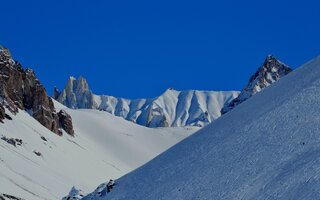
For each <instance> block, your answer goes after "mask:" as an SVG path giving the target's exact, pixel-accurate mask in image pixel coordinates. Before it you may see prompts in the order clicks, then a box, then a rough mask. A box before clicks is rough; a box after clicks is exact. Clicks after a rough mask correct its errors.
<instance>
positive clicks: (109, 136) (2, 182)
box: [0, 102, 196, 200]
mask: <svg viewBox="0 0 320 200" xmlns="http://www.w3.org/2000/svg"><path fill="white" fill-rule="evenodd" d="M55 107H56V108H58V109H61V108H63V109H65V110H67V112H68V113H69V114H70V115H71V116H72V118H73V123H74V129H75V137H71V136H69V135H68V134H66V133H64V134H63V136H62V137H60V136H58V135H56V134H54V133H52V132H50V131H49V130H48V129H47V128H45V127H43V126H42V125H41V124H40V123H39V122H38V121H36V120H35V119H34V118H32V117H31V116H30V115H29V114H28V113H27V112H25V111H22V110H20V111H19V113H17V115H16V116H14V115H12V114H11V113H10V112H7V113H8V114H9V115H10V116H11V117H12V119H13V120H4V124H2V123H0V136H1V138H3V139H0V193H3V194H9V195H14V196H17V197H22V198H24V199H27V200H40V199H41V200H44V199H50V200H52V199H61V198H62V197H63V196H64V195H65V194H67V193H68V192H69V190H70V189H71V187H72V186H73V185H75V186H77V187H78V188H81V189H82V190H84V191H91V190H93V189H94V188H95V186H96V185H98V184H99V183H100V182H102V181H104V180H106V179H107V180H109V179H110V178H113V179H114V178H118V177H120V176H122V175H124V174H126V173H128V172H129V171H131V170H133V169H135V168H137V167H139V166H141V165H142V164H144V163H145V162H147V161H149V160H150V159H152V158H153V157H155V156H156V155H158V154H159V153H161V152H163V151H164V150H166V149H167V148H169V147H170V146H172V145H174V144H175V143H177V142H179V141H180V140H182V139H183V138H185V137H187V136H189V135H190V134H191V133H193V132H194V131H196V128H163V129H161V128H159V129H150V128H146V127H142V126H139V125H136V124H134V123H131V122H128V121H126V120H124V119H122V118H119V117H115V116H113V115H110V114H109V113H107V112H100V111H97V110H71V109H68V108H66V107H64V106H63V105H61V104H59V103H57V102H55ZM13 139H18V140H16V141H19V140H20V139H21V140H22V144H21V145H19V144H18V142H16V147H15V146H14V145H12V140H13ZM10 143H11V144H10Z"/></svg>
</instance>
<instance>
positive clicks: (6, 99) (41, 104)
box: [0, 46, 62, 135]
mask: <svg viewBox="0 0 320 200" xmlns="http://www.w3.org/2000/svg"><path fill="white" fill-rule="evenodd" d="M0 100H1V102H0V104H1V106H2V107H6V108H7V109H8V110H9V111H10V112H11V113H13V114H16V113H17V112H18V111H19V109H21V110H26V111H28V112H29V113H30V114H31V115H32V116H33V117H34V118H35V119H36V120H37V121H39V122H40V123H41V124H42V125H43V126H45V127H46V128H48V129H49V130H51V131H52V132H54V133H56V134H58V135H62V131H61V130H60V121H59V116H58V114H57V113H56V111H55V108H54V104H53V102H52V99H51V98H50V97H48V95H47V92H46V90H45V88H44V87H43V86H42V85H41V83H40V81H39V80H38V79H37V78H36V76H35V74H34V72H33V70H31V69H23V67H22V66H21V64H19V63H18V62H16V61H14V60H13V59H12V57H11V54H10V52H9V50H8V49H5V48H3V47H1V46H0ZM0 118H1V116H0Z"/></svg>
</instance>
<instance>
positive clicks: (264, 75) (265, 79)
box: [221, 54, 292, 113]
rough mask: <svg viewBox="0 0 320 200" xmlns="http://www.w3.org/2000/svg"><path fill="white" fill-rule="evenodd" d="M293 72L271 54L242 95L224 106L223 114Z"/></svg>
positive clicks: (252, 77) (250, 80)
mask: <svg viewBox="0 0 320 200" xmlns="http://www.w3.org/2000/svg"><path fill="white" fill-rule="evenodd" d="M291 71H292V69H291V68H290V67H289V66H288V65H286V64H284V63H283V62H281V61H280V60H278V59H277V58H276V57H275V56H273V55H271V54H269V55H268V56H267V57H266V59H265V60H264V62H263V64H262V65H261V66H260V67H259V68H258V70H257V71H256V72H255V73H254V74H253V75H252V76H251V77H250V79H249V82H248V84H247V85H246V87H245V88H244V89H243V90H242V91H241V93H240V95H239V96H238V97H237V98H235V99H234V100H232V101H231V102H230V103H229V104H227V105H226V106H224V108H223V109H222V110H221V112H222V113H226V112H229V111H230V110H232V109H233V108H234V107H236V106H237V105H239V104H241V103H242V102H244V101H246V100H247V99H248V98H250V97H251V96H253V95H255V94H256V93H258V92H261V91H262V90H263V89H265V88H266V87H268V86H269V85H271V84H273V83H274V82H276V81H278V80H279V79H280V78H282V77H283V76H285V75H287V74H289V73H290V72H291Z"/></svg>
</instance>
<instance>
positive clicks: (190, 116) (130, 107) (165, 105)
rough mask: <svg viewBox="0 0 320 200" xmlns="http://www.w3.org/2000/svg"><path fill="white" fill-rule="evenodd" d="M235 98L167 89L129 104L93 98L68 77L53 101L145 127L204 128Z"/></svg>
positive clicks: (78, 81)
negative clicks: (158, 94)
mask: <svg viewBox="0 0 320 200" xmlns="http://www.w3.org/2000/svg"><path fill="white" fill-rule="evenodd" d="M238 95H239V92H237V91H227V92H224V91H221V92H214V91H198V90H188V91H177V90H174V89H171V88H170V89H167V90H166V91H165V92H164V93H163V94H162V95H160V96H159V97H157V98H153V99H136V100H129V99H124V98H116V97H113V96H107V95H101V96H99V95H94V94H93V93H92V91H91V90H90V89H89V86H88V83H87V82H86V80H85V79H84V78H83V77H79V78H78V79H75V78H74V77H70V79H69V80H68V83H67V85H66V87H65V88H64V89H63V91H62V92H59V91H58V90H57V89H55V90H54V94H53V98H54V99H56V100H57V101H59V102H60V103H62V104H64V105H66V106H67V107H69V108H73V109H77V108H87V109H98V110H103V111H107V112H109V113H111V114H113V115H116V116H120V117H123V118H124V119H127V120H129V121H132V122H135V123H137V124H140V125H143V126H147V127H168V126H170V127H171V126H173V127H180V126H200V127H202V126H205V125H207V124H209V123H210V122H212V121H214V120H215V119H217V118H218V117H220V116H221V112H220V111H221V109H222V108H223V107H224V105H225V104H228V103H229V102H231V101H232V100H233V99H234V98H236V97H237V96H238Z"/></svg>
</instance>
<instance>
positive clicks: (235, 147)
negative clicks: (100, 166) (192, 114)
mask: <svg viewBox="0 0 320 200" xmlns="http://www.w3.org/2000/svg"><path fill="white" fill-rule="evenodd" d="M319 94H320V57H317V58H316V59H314V60H312V61H310V62H308V63H307V64H305V65H303V66H302V67H300V68H298V69H297V70H295V71H293V72H291V73H290V74H289V75H287V76H286V77H284V78H282V79H281V80H279V81H278V82H276V83H275V84H273V85H271V86H269V87H268V88H266V89H265V90H264V91H263V92H261V93H258V94H256V95H255V96H253V97H252V98H250V99H248V100H247V101H245V102H244V103H242V104H241V105H239V106H237V107H236V108H235V109H233V110H232V111H230V112H228V113H227V114H225V115H223V116H222V117H220V118H219V119H218V120H216V121H215V122H214V123H212V124H211V125H209V126H206V127H205V128H203V129H201V130H200V131H199V132H197V133H195V134H194V135H192V136H191V137H189V138H187V139H185V140H183V141H182V142H181V143H179V144H177V145H176V146H174V147H173V148H171V149H170V150H168V151H166V152H165V153H163V154H161V155H160V156H158V157H156V158H155V159H153V160H152V161H151V162H149V163H147V164H146V165H144V166H143V167H141V168H139V169H137V170H135V171H133V172H132V173H130V174H128V175H125V176H124V177H122V178H120V179H119V180H116V187H115V188H114V190H113V191H112V192H111V193H108V194H106V195H105V196H104V197H102V198H95V199H105V200H111V199H112V200H120V199H130V200H143V199H184V200H189V199H190V200H191V199H193V200H194V199H201V200H206V199H208V200H209V199H246V200H249V199H252V200H259V199H263V200H265V199H270V200H271V199H272V200H273V199H288V200H289V199H290V200H292V199H297V200H300V199H308V200H311V199H320V190H319V188H320V157H319V155H320V98H319ZM85 199H90V196H88V197H87V198H85Z"/></svg>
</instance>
